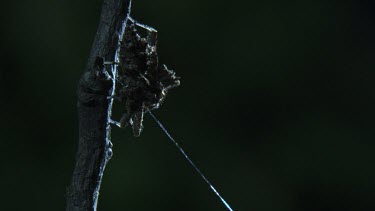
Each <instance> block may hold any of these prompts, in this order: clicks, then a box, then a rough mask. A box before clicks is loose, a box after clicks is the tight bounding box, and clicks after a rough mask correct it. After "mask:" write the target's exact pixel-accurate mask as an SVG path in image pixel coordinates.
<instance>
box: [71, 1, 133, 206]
mask: <svg viewBox="0 0 375 211" xmlns="http://www.w3.org/2000/svg"><path fill="white" fill-rule="evenodd" d="M130 4H131V0H104V2H103V6H102V12H101V16H100V22H99V27H98V30H97V32H96V36H95V40H94V43H93V46H92V49H91V52H90V56H89V59H88V62H87V66H86V69H85V71H84V74H83V76H82V78H81V80H80V82H79V85H78V90H77V92H78V117H79V142H78V151H77V155H76V164H75V168H74V172H73V177H72V181H71V184H70V186H69V187H68V190H67V207H66V210H68V211H83V210H85V211H86V210H90V211H94V210H96V206H97V202H98V196H99V189H100V184H101V180H102V177H103V172H104V168H105V166H106V164H107V162H108V160H109V159H110V158H111V156H112V150H111V147H112V144H111V141H110V130H111V127H110V118H111V110H112V103H113V99H111V98H109V96H112V95H113V93H114V89H115V77H116V68H112V65H106V66H101V68H98V65H97V64H95V63H96V61H97V58H103V59H104V60H105V61H118V54H119V49H120V39H121V37H122V36H123V33H124V30H125V25H126V21H127V19H128V17H129V13H130ZM107 73H109V75H110V76H111V77H109V75H108V74H107Z"/></svg>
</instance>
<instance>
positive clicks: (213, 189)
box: [148, 111, 233, 211]
mask: <svg viewBox="0 0 375 211" xmlns="http://www.w3.org/2000/svg"><path fill="white" fill-rule="evenodd" d="M148 113H149V114H150V116H151V117H152V118H153V119H154V120H155V121H156V123H157V124H158V125H159V127H160V128H161V129H162V130H163V131H164V133H165V134H166V135H167V136H168V138H169V139H170V140H171V141H172V142H173V143H174V144H175V145H176V147H177V148H178V150H179V151H180V152H181V154H182V155H183V156H184V157H185V159H186V160H187V161H188V162H189V163H190V165H191V166H193V167H194V169H195V171H197V172H198V174H199V175H200V176H201V177H202V178H203V180H204V181H205V182H206V183H207V184H208V186H209V187H210V188H211V190H212V191H213V192H214V193H215V194H216V195H217V196H218V197H219V198H220V200H221V201H222V202H223V204H224V205H225V207H226V208H227V209H228V210H229V211H233V209H232V208H231V207H230V206H229V204H228V203H227V202H226V201H225V200H224V198H223V197H221V195H220V194H219V192H217V190H216V189H215V188H214V186H213V185H212V184H211V182H210V181H209V180H208V179H207V178H206V177H205V176H204V174H203V173H202V172H201V171H200V170H199V168H198V167H197V166H196V165H195V164H194V163H193V161H192V160H191V159H190V158H189V157H188V156H187V154H186V153H185V151H184V150H183V149H182V148H181V147H180V145H179V144H178V143H177V142H176V141H175V140H174V138H173V137H172V136H171V135H170V134H169V133H168V131H167V129H165V127H164V126H163V125H162V124H161V122H160V121H159V120H158V119H157V118H156V117H155V116H154V115H153V114H152V113H151V112H150V111H149V112H148Z"/></svg>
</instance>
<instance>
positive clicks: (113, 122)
mask: <svg viewBox="0 0 375 211" xmlns="http://www.w3.org/2000/svg"><path fill="white" fill-rule="evenodd" d="M109 123H110V124H113V125H116V126H117V127H119V128H121V124H120V122H117V121H115V120H112V119H110V120H109Z"/></svg>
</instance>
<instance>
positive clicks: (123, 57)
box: [115, 18, 180, 137]
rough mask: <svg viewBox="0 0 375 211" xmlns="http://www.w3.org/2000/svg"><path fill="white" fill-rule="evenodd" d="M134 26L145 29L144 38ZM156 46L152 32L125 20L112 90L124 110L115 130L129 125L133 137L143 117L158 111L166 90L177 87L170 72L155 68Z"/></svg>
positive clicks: (130, 20) (155, 36)
mask: <svg viewBox="0 0 375 211" xmlns="http://www.w3.org/2000/svg"><path fill="white" fill-rule="evenodd" d="M136 26H139V27H142V28H144V29H146V31H147V37H146V38H144V37H141V36H140V35H139V33H138V32H137V29H136ZM156 44H157V31H156V30H155V29H153V28H151V27H149V26H146V25H143V24H140V23H137V22H136V21H134V20H133V19H131V18H130V19H129V20H128V24H127V26H126V29H125V35H124V37H123V39H122V41H121V46H120V58H119V60H120V62H119V69H118V81H119V84H120V87H119V88H117V89H116V90H117V91H116V96H115V97H116V99H118V100H119V101H120V102H122V103H124V105H125V109H126V113H124V114H123V115H122V117H121V120H120V122H119V124H118V126H119V127H121V128H124V127H126V126H127V125H128V124H130V125H131V126H132V128H133V134H134V136H135V137H138V136H140V134H141V132H142V130H143V124H142V121H143V115H144V113H145V112H148V111H151V110H153V109H157V108H159V107H160V105H161V104H162V103H163V101H164V99H165V97H166V94H167V92H168V90H169V89H171V88H173V87H176V86H178V85H179V84H180V80H179V79H180V78H179V77H177V76H176V75H175V73H174V71H172V70H170V69H168V68H167V66H166V65H161V66H160V65H159V62H158V55H157V52H156Z"/></svg>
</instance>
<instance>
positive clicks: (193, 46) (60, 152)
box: [0, 0, 375, 211]
mask: <svg viewBox="0 0 375 211" xmlns="http://www.w3.org/2000/svg"><path fill="white" fill-rule="evenodd" d="M101 2H102V1H99V0H94V1H92V0H91V1H89V0H64V1H63V0H57V1H47V0H40V1H31V0H23V1H7V2H6V3H3V4H2V6H1V14H2V15H1V22H2V23H1V28H2V30H1V31H2V32H1V33H0V40H1V41H2V42H3V44H1V48H0V53H1V55H0V58H1V66H0V68H1V72H0V88H1V92H0V93H1V95H0V97H1V100H0V115H1V116H0V117H1V123H0V140H1V148H0V152H1V153H0V156H1V157H0V162H1V163H0V164H1V174H0V181H1V182H0V183H1V184H0V187H1V196H0V201H1V207H2V208H1V209H2V210H38V211H42V210H64V209H65V190H66V187H67V185H68V184H69V182H70V178H71V174H72V171H73V166H74V156H75V151H76V147H77V137H78V134H77V131H78V130H77V110H76V85H77V81H78V80H79V78H80V76H81V74H82V72H83V69H84V66H85V64H86V59H87V57H88V53H89V50H90V47H91V44H92V41H93V39H94V34H95V31H96V27H97V24H98V19H99V14H100V8H101ZM374 11H375V3H374V1H370V0H355V1H354V0H352V1H324V0H314V1H313V0H310V1H308V0H302V1H276V0H268V1H261V0H246V1H245V0H244V1H223V0H190V1H175V0H158V1H157V0H144V1H140V0H135V1H134V2H133V9H132V16H133V17H134V18H135V19H137V20H139V21H140V22H142V23H145V24H148V25H150V26H153V27H155V28H156V29H158V31H159V48H158V49H159V55H160V61H161V62H162V63H165V64H167V65H168V66H169V67H170V68H172V69H174V70H176V72H177V74H178V75H179V76H181V78H182V80H181V82H182V84H181V86H180V87H179V88H176V89H174V90H171V91H170V93H169V96H168V97H167V99H166V101H165V103H164V105H163V106H162V107H161V108H160V109H159V110H158V111H155V112H154V114H155V115H156V116H157V117H158V118H159V119H160V120H161V121H162V122H163V123H164V124H165V125H166V127H167V128H168V129H169V131H170V132H171V133H172V134H173V135H174V136H175V138H176V139H177V140H178V141H179V142H180V144H181V145H182V146H183V147H184V149H185V151H186V152H187V153H188V154H189V155H190V156H191V157H192V159H193V160H194V161H195V162H196V163H197V165H198V166H199V167H200V168H201V170H202V171H203V172H204V173H205V174H206V175H207V177H208V178H209V179H210V180H211V181H212V182H213V184H214V185H215V186H216V187H217V189H218V190H219V192H220V193H221V194H222V195H223V196H224V197H225V198H226V200H227V201H228V202H229V204H231V206H232V207H233V208H234V210H239V211H250V210H254V211H268V210H270V211H300V210H303V211H310V210H311V211H317V210H319V211H325V210H327V211H328V210H329V211H336V210H337V211H339V210H340V211H347V210H352V211H369V210H375V202H374V201H373V200H374V198H375V181H374V178H375V169H374V163H375V156H374V149H375V148H374V147H375V143H374V138H375V130H374V119H375V111H374V103H375V85H374V77H375V72H374V67H375V60H374V57H375V43H374V37H375V31H374V28H375V15H374V14H375V13H374ZM121 109H122V108H119V107H117V108H116V112H115V117H114V118H115V119H119V118H120V113H121ZM144 124H145V129H144V132H143V134H142V136H141V137H140V138H137V139H136V138H134V137H133V136H132V134H131V131H130V129H129V128H127V129H118V128H114V129H113V131H112V142H113V144H114V147H113V151H114V156H113V158H112V159H111V160H110V162H109V164H108V165H107V168H106V171H105V174H104V179H103V183H102V188H101V192H100V198H99V210H111V211H117V210H119V211H122V210H132V211H142V210H148V211H149V210H163V211H164V210H181V211H184V210H186V211H191V210H194V211H195V210H196V211H199V210H223V211H224V210H225V208H224V206H223V205H222V204H221V202H220V200H219V199H218V198H216V196H215V195H214V194H213V193H212V192H211V191H210V190H209V188H208V187H207V185H206V184H205V183H204V182H203V181H202V179H201V178H200V177H199V176H198V175H197V173H196V172H194V171H193V169H192V168H191V167H190V166H189V165H188V164H187V162H186V161H185V160H184V159H183V157H182V156H181V155H180V154H179V153H178V151H177V149H176V148H175V147H174V146H173V144H172V143H171V142H170V141H169V140H168V139H167V137H166V136H165V135H164V134H163V132H162V131H161V130H160V129H159V128H158V127H157V125H156V124H155V122H153V121H152V119H151V118H150V117H149V116H147V117H146V118H145V122H144Z"/></svg>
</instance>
